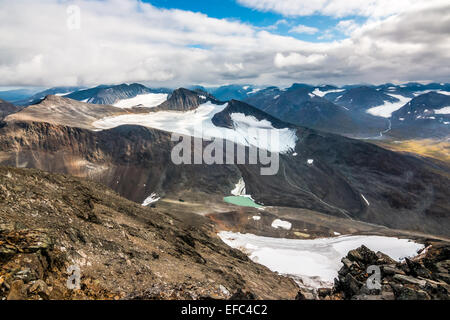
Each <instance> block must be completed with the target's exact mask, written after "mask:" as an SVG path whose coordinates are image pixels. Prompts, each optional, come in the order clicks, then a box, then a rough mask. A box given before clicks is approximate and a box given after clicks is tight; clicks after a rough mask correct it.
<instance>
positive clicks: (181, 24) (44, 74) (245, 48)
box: [0, 0, 450, 87]
mask: <svg viewBox="0 0 450 320" xmlns="http://www.w3.org/2000/svg"><path fill="white" fill-rule="evenodd" d="M346 1H348V2H351V3H356V2H358V3H359V2H360V1H351V0H346ZM282 2H285V1H280V3H282ZM288 2H289V0H287V1H286V3H288ZM300 2H302V1H300ZM300 2H299V3H300ZM310 2H313V1H310ZM318 2H320V3H327V5H331V4H332V2H333V1H330V0H327V1H318ZM371 2H376V1H371ZM314 3H316V1H314ZM74 4H75V5H77V6H78V7H79V8H80V20H79V21H80V28H72V29H71V28H68V23H67V21H68V13H67V8H68V6H69V5H74ZM311 5H312V4H311ZM314 5H316V4H314ZM393 6H396V5H395V4H393ZM75 11H76V10H75ZM75 11H71V12H75ZM71 21H77V19H74V20H71ZM351 21H352V20H350V19H347V20H344V21H343V22H341V23H340V24H338V26H337V27H336V28H338V27H339V28H343V29H342V30H344V31H345V30H348V31H349V32H347V34H348V36H347V38H346V39H344V40H340V41H332V42H307V41H302V40H299V39H296V38H294V37H291V36H282V35H277V34H274V33H272V32H271V30H264V29H261V28H259V27H255V26H252V25H250V24H248V23H243V22H240V21H236V20H227V19H215V18H211V17H208V16H207V15H205V14H202V13H194V12H190V11H183V10H175V9H173V10H167V9H159V8H156V7H154V6H152V5H150V4H147V3H143V2H141V1H137V0H101V1H100V0H78V1H63V0H42V1H39V2H38V1H31V0H16V1H9V0H0V86H19V85H30V86H56V85H97V84H101V83H122V82H134V81H136V82H142V83H145V84H148V85H151V86H158V87H159V86H171V87H176V86H187V85H190V84H193V83H195V84H204V85H220V84H226V83H233V82H237V83H254V84H256V85H269V84H270V85H280V86H284V85H288V84H290V83H292V82H295V81H299V79H301V80H302V81H305V82H311V83H322V82H330V83H336V84H343V83H355V82H374V83H377V82H389V81H393V80H398V81H402V80H404V81H409V80H416V79H423V78H424V77H426V78H427V79H434V80H435V81H443V82H445V81H448V76H449V74H450V66H449V64H448V61H449V59H450V43H449V41H448V34H449V33H450V4H448V1H441V2H440V1H434V0H430V1H425V2H423V4H421V5H420V6H419V5H417V6H410V7H408V10H407V11H404V12H401V13H397V14H394V15H391V16H389V17H383V18H373V17H372V18H370V19H368V21H367V22H366V23H365V24H363V25H357V24H354V23H352V22H351ZM280 23H281V22H280ZM72 25H73V24H72ZM75 25H76V23H75ZM350 30H351V32H350Z"/></svg>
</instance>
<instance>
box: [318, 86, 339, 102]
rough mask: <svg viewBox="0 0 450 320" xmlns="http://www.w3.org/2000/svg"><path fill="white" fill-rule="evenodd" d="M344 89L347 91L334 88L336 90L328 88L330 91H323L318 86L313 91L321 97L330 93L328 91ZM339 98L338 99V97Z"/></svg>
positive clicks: (333, 91)
mask: <svg viewBox="0 0 450 320" xmlns="http://www.w3.org/2000/svg"><path fill="white" fill-rule="evenodd" d="M343 91H345V90H344V89H334V90H328V91H321V90H320V89H319V88H316V89H315V90H314V91H313V93H314V94H315V95H316V96H319V97H321V98H323V97H324V96H325V95H326V94H328V93H335V92H336V93H337V92H343ZM336 100H337V99H336Z"/></svg>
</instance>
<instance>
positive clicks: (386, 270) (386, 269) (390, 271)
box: [382, 265, 405, 276]
mask: <svg viewBox="0 0 450 320" xmlns="http://www.w3.org/2000/svg"><path fill="white" fill-rule="evenodd" d="M382 272H383V274H384V275H386V276H392V275H395V274H401V275H405V272H403V270H400V269H398V268H396V267H395V266H392V265H387V266H383V268H382Z"/></svg>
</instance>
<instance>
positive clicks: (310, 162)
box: [306, 159, 314, 165]
mask: <svg viewBox="0 0 450 320" xmlns="http://www.w3.org/2000/svg"><path fill="white" fill-rule="evenodd" d="M306 163H307V164H309V165H312V164H313V163H314V159H308V160H307V161H306Z"/></svg>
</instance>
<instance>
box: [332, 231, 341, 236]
mask: <svg viewBox="0 0 450 320" xmlns="http://www.w3.org/2000/svg"><path fill="white" fill-rule="evenodd" d="M333 234H334V235H335V236H340V235H341V234H340V233H339V232H336V231H335V232H333Z"/></svg>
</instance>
